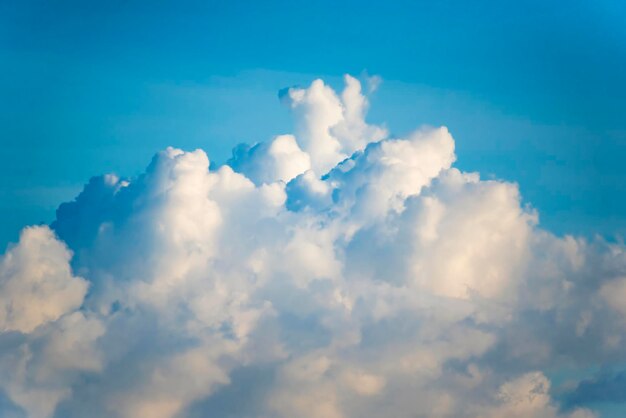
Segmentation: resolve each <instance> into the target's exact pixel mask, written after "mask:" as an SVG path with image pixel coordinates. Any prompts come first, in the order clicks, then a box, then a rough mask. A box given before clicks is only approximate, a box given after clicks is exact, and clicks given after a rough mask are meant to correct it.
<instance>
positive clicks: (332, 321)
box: [0, 77, 626, 418]
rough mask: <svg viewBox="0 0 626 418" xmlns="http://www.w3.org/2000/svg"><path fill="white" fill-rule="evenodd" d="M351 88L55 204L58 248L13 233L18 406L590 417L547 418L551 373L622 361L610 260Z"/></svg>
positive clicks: (616, 253) (3, 279)
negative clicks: (281, 119) (388, 121)
mask: <svg viewBox="0 0 626 418" xmlns="http://www.w3.org/2000/svg"><path fill="white" fill-rule="evenodd" d="M345 81H346V88H345V90H344V91H343V93H342V94H341V95H337V94H336V93H335V92H334V91H333V90H332V89H331V88H330V87H328V86H327V85H325V84H324V83H323V82H322V81H321V80H316V81H314V82H313V84H312V85H311V86H310V87H308V88H306V89H302V88H293V89H289V90H288V91H287V93H286V100H287V101H288V103H289V104H290V106H291V107H292V109H293V112H294V116H295V118H296V133H295V136H291V135H281V136H277V137H275V138H273V139H271V140H270V142H268V143H260V144H257V145H255V146H253V147H245V146H241V147H239V148H238V149H237V150H236V151H235V152H234V155H233V159H231V160H230V161H229V163H228V164H227V165H224V166H222V167H220V168H217V169H214V168H213V167H211V169H210V162H209V159H208V157H207V155H206V154H205V152H204V151H202V150H196V151H192V152H184V151H182V150H178V149H174V148H168V149H166V150H164V151H162V152H160V153H158V154H157V155H156V156H155V157H154V159H153V160H152V162H151V163H150V165H149V166H148V168H147V169H146V172H145V173H144V174H142V175H141V176H139V177H137V178H134V179H120V178H118V177H117V176H112V175H108V176H101V177H96V178H93V179H92V180H91V181H90V182H89V184H88V185H86V186H85V189H84V190H83V192H82V193H81V194H80V195H79V196H78V197H77V198H76V199H75V201H73V202H68V203H65V204H63V205H61V207H60V208H59V210H58V213H57V219H56V220H55V222H54V223H53V224H52V225H51V227H52V229H53V230H54V231H55V232H56V233H57V234H58V236H59V238H60V239H62V240H63V242H62V241H60V240H59V239H57V238H56V237H55V236H54V234H53V232H52V231H51V230H50V229H49V228H48V227H33V228H27V229H25V230H24V232H23V234H22V237H21V239H20V242H19V243H18V244H17V245H15V246H13V247H11V248H9V249H8V250H7V252H6V254H5V255H4V256H3V258H2V264H1V265H0V266H1V267H0V286H1V289H2V293H1V294H0V309H1V310H0V325H1V328H2V332H0V381H1V382H2V383H0V388H1V389H2V390H3V391H4V394H5V396H6V397H7V398H8V400H9V403H13V404H14V405H13V407H18V408H21V409H23V410H24V411H25V414H26V415H27V416H34V417H42V418H45V417H52V416H55V414H56V416H57V417H61V416H62V417H79V416H85V415H86V414H88V415H90V416H96V417H124V418H126V417H128V418H130V417H137V416H151V417H158V418H170V417H171V418H174V417H185V416H189V417H193V416H222V417H229V416H236V417H244V416H245V417H248V416H249V417H258V418H261V417H294V416H298V417H311V418H318V417H319V418H332V417H345V418H349V417H364V418H367V417H379V416H394V417H409V416H420V417H422V416H423V417H452V416H453V417H490V416H520V417H521V416H524V417H571V418H574V417H577V418H580V417H590V416H592V415H591V412H590V411H588V410H585V409H580V410H576V411H569V410H564V411H561V410H560V409H559V406H558V403H557V402H556V401H555V400H554V399H553V398H552V396H551V393H552V392H551V389H550V381H549V379H548V377H546V376H547V375H548V370H552V371H553V370H559V368H564V367H570V368H571V367H582V368H587V367H594V366H597V365H600V364H603V365H607V364H608V365H611V364H614V365H618V364H620V363H622V364H623V362H624V361H626V350H624V349H623V348H622V347H623V342H622V335H623V332H624V326H626V322H625V321H624V310H623V309H622V304H621V303H620V301H621V300H622V299H623V298H621V295H622V294H623V293H624V292H623V290H624V284H623V280H624V279H623V278H624V273H625V272H626V248H625V247H624V245H623V244H620V243H607V242H605V241H603V240H602V239H596V240H594V241H587V240H584V239H582V238H574V237H568V236H566V237H557V236H554V235H552V234H550V233H549V232H547V231H543V230H542V229H541V228H540V227H539V226H538V218H537V214H536V213H534V211H533V210H532V209H530V208H528V207H524V206H522V205H521V203H520V196H519V191H518V188H517V186H516V185H515V184H512V183H507V182H502V181H496V180H489V181H485V180H481V179H480V176H479V175H478V174H477V173H464V172H461V171H459V170H458V169H456V168H454V167H453V164H454V161H455V158H456V157H455V154H454V140H453V138H452V136H451V134H450V133H449V132H448V130H447V129H446V128H444V127H441V128H421V129H418V130H417V131H415V132H414V133H413V134H411V135H409V136H407V137H405V138H392V137H389V136H388V133H387V131H386V130H385V129H384V128H383V127H379V126H375V125H370V124H368V123H367V122H366V121H365V116H366V110H367V106H368V102H367V98H366V97H365V96H363V94H362V92H361V86H360V84H359V82H358V81H357V80H356V79H354V78H351V77H346V79H345ZM68 247H69V249H68ZM70 250H71V251H70ZM72 253H73V256H72ZM79 276H80V277H79ZM81 277H82V278H81ZM87 283H89V285H88V284H87ZM88 289H89V292H87V290H88Z"/></svg>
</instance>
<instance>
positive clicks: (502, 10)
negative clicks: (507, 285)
mask: <svg viewBox="0 0 626 418" xmlns="http://www.w3.org/2000/svg"><path fill="white" fill-rule="evenodd" d="M470 3H471V5H470ZM624 21H626V3H624V2H623V1H619V0H615V1H614V0H609V1H576V0H575V1H570V2H567V3H565V2H561V1H545V0H542V1H526V2H517V3H515V4H514V3H513V2H501V1H477V2H466V1H439V2H430V1H429V2H424V1H418V2H415V1H396V2H367V1H365V2H364V1H359V2H356V1H354V2H334V1H333V2H325V1H317V2H314V1H293V0H291V1H265V2H247V3H243V2H227V1H223V2H222V1H214V2H199V1H198V2H196V1H177V2H154V1H149V2H147V1H146V2H143V1H107V2H84V1H53V2H49V1H32V0H24V1H3V2H0V73H1V75H0V98H1V100H0V142H1V147H0V150H1V153H2V164H0V218H2V219H3V221H2V223H1V224H0V246H2V247H4V244H5V243H6V242H8V241H14V240H15V239H16V238H17V233H18V231H19V229H20V228H21V227H22V226H23V225H26V224H33V223H37V222H41V221H43V222H49V221H51V220H52V218H53V215H54V210H55V208H56V207H57V206H58V204H59V203H60V202H62V201H66V200H71V199H72V198H73V197H74V196H75V195H76V193H77V192H78V191H79V190H80V189H81V187H82V185H83V184H84V183H85V182H86V181H87V180H88V179H89V177H90V176H92V175H96V174H101V173H105V172H116V173H118V174H121V175H126V176H130V175H134V174H137V173H139V172H140V171H141V170H142V169H143V168H144V167H145V165H146V164H147V162H148V161H149V159H150V157H151V156H152V154H153V153H154V152H155V151H157V150H159V149H162V148H164V147H166V146H168V145H174V146H177V147H181V148H185V149H193V148H197V147H200V148H203V149H205V150H206V151H207V152H208V154H209V156H210V157H211V159H212V160H213V161H216V162H218V163H221V162H224V161H225V160H226V159H227V158H228V156H229V154H230V149H231V148H232V146H234V145H236V144H237V143H240V142H250V143H253V142H257V141H263V140H266V139H268V138H269V137H271V136H272V135H274V134H277V133H286V132H291V126H290V120H289V116H288V111H287V110H286V109H285V108H284V107H282V106H281V105H280V104H279V102H278V100H277V91H278V90H279V89H280V88H283V87H286V86H290V85H294V84H300V85H308V83H310V81H311V80H312V79H313V78H316V77H323V78H325V79H326V80H328V81H329V82H330V83H331V85H335V86H340V80H341V79H340V77H341V75H342V74H344V73H352V74H355V75H363V74H364V72H365V71H366V72H367V73H368V74H376V75H379V76H381V77H382V79H383V84H382V85H381V87H380V89H379V90H378V91H377V92H376V93H375V94H374V95H373V97H372V98H371V102H372V108H371V112H370V119H371V120H372V121H374V122H382V121H385V122H386V123H387V125H388V126H389V127H390V128H391V130H392V132H394V133H398V134H402V133H405V132H407V131H409V130H411V129H413V128H414V127H415V126H417V125H419V124H422V123H426V124H431V125H439V124H444V125H446V126H448V127H449V128H450V130H451V132H452V134H453V135H454V137H455V139H456V141H457V154H458V161H459V162H458V166H459V167H460V168H462V169H466V170H477V171H480V172H481V173H483V175H486V176H490V175H491V176H495V177H498V178H504V179H507V180H512V181H517V182H518V183H519V184H520V188H521V191H522V193H523V196H524V199H525V200H526V201H527V202H530V203H532V205H533V206H534V207H536V208H537V209H538V211H539V213H540V216H541V223H542V224H543V225H544V226H545V227H547V228H548V229H550V230H552V231H555V232H557V233H565V232H571V233H577V234H584V235H592V234H594V233H600V234H602V235H605V236H607V237H615V236H619V235H622V236H623V235H624V234H625V233H626V197H625V196H626V195H625V193H624V192H625V191H626V181H624V180H625V179H626V166H625V165H624V163H623V158H624V156H625V155H626V75H625V74H626V25H624Z"/></svg>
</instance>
